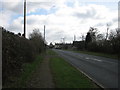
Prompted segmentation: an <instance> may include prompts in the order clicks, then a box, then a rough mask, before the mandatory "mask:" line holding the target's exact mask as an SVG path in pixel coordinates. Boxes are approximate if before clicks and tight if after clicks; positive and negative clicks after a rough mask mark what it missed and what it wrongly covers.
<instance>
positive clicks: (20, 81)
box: [5, 55, 43, 88]
mask: <svg viewBox="0 0 120 90" xmlns="http://www.w3.org/2000/svg"><path fill="white" fill-rule="evenodd" d="M42 60H43V55H38V56H37V57H36V59H35V61H33V62H32V63H25V64H23V72H22V73H21V75H19V77H12V78H13V79H14V81H15V82H14V83H13V84H10V85H9V86H7V87H5V88H24V87H25V85H26V81H27V80H28V79H29V78H30V76H31V75H32V73H33V72H34V71H35V69H36V68H37V66H38V65H39V64H40V63H41V62H42Z"/></svg>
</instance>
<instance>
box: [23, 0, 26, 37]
mask: <svg viewBox="0 0 120 90" xmlns="http://www.w3.org/2000/svg"><path fill="white" fill-rule="evenodd" d="M23 36H24V38H25V36H26V0H24V34H23Z"/></svg>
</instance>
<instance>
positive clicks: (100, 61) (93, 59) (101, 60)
mask: <svg viewBox="0 0 120 90" xmlns="http://www.w3.org/2000/svg"><path fill="white" fill-rule="evenodd" d="M93 60H95V61H99V62H102V60H100V59H93Z"/></svg>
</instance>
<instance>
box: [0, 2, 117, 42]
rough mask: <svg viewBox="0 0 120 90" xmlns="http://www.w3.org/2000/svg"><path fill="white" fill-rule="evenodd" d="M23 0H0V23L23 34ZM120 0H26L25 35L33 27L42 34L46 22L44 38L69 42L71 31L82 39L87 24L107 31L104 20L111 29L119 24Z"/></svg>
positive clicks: (87, 27) (101, 30)
mask: <svg viewBox="0 0 120 90" xmlns="http://www.w3.org/2000/svg"><path fill="white" fill-rule="evenodd" d="M23 1H24V0H0V26H3V27H5V29H7V30H9V31H11V32H14V33H16V34H17V33H19V32H20V33H22V34H23V31H24V30H23V25H24V17H23ZM118 1H119V0H27V29H26V30H27V31H26V34H27V35H26V36H27V38H29V34H30V33H31V32H32V31H33V30H34V29H39V30H40V32H41V33H42V35H43V31H44V25H45V26H46V41H47V42H48V43H50V42H52V43H60V42H62V39H61V38H65V42H66V43H72V41H73V38H74V35H75V36H76V40H77V41H79V40H81V36H82V35H84V36H85V35H86V33H87V32H88V30H89V28H90V27H95V28H97V29H98V31H99V33H102V34H103V33H106V28H107V27H106V24H109V25H110V26H109V28H110V30H114V29H115V28H117V27H118Z"/></svg>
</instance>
